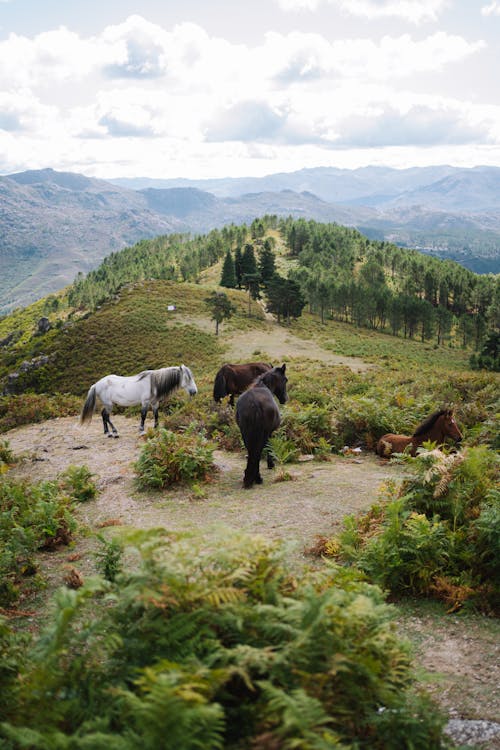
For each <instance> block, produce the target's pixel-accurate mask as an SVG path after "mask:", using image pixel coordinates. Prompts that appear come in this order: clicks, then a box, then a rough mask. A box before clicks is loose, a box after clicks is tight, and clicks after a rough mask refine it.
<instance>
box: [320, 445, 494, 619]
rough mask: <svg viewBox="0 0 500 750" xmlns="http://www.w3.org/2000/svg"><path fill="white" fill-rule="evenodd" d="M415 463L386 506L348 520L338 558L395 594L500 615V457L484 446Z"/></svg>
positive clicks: (337, 544) (433, 454)
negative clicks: (499, 485) (470, 607)
mask: <svg viewBox="0 0 500 750" xmlns="http://www.w3.org/2000/svg"><path fill="white" fill-rule="evenodd" d="M410 460H411V459H410ZM412 466H413V468H414V476H413V477H412V478H411V479H409V480H408V481H406V482H405V483H404V484H403V486H402V488H401V490H400V491H397V490H396V488H395V487H394V486H392V487H391V488H389V493H388V495H389V499H388V500H387V501H386V502H385V503H382V504H379V505H377V506H373V508H372V509H371V511H370V512H369V513H367V514H365V515H363V516H361V517H360V518H355V517H353V516H350V517H347V518H346V519H345V521H344V530H343V531H342V532H341V534H340V535H339V538H338V540H335V541H333V542H332V544H331V549H332V550H334V552H333V554H334V556H335V557H337V558H339V559H342V560H344V561H345V562H347V563H349V564H351V565H356V566H358V567H359V568H360V569H361V570H362V571H364V572H365V573H366V574H367V575H368V576H369V577H370V579H371V580H373V581H375V582H376V583H378V584H379V585H381V586H383V587H384V588H387V589H389V590H390V591H392V592H394V593H399V594H401V593H411V594H416V595H425V596H437V597H438V598H442V599H444V600H445V601H446V602H447V603H448V604H449V605H450V608H451V609H458V608H459V607H461V606H462V605H463V604H464V603H465V602H469V603H470V604H472V605H473V606H476V607H477V608H479V609H481V610H484V611H486V612H492V611H500V576H499V572H500V568H499V563H498V560H499V553H500V510H499V505H498V489H497V488H496V485H497V483H498V473H499V466H500V464H499V460H498V456H496V455H495V454H494V453H493V452H492V451H490V450H488V449H487V448H486V447H484V446H481V447H477V448H467V449H464V451H463V452H462V453H458V454H450V455H446V454H445V453H442V452H441V451H438V450H434V451H423V452H421V453H420V454H419V455H418V456H417V457H416V459H413V460H412Z"/></svg>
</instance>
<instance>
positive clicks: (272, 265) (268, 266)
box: [259, 239, 276, 286]
mask: <svg viewBox="0 0 500 750" xmlns="http://www.w3.org/2000/svg"><path fill="white" fill-rule="evenodd" d="M275 272H276V256H275V254H274V253H273V250H272V248H271V243H270V242H269V240H268V239H266V240H265V241H264V245H263V247H262V250H261V251H260V253H259V273H260V279H261V282H262V283H263V284H264V286H265V285H266V284H267V282H268V281H269V280H270V279H272V277H273V276H274V274H275Z"/></svg>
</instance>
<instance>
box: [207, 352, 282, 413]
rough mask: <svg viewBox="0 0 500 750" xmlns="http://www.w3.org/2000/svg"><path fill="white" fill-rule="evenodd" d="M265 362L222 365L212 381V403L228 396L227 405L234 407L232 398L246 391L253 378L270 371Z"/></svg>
mask: <svg viewBox="0 0 500 750" xmlns="http://www.w3.org/2000/svg"><path fill="white" fill-rule="evenodd" d="M272 369H273V366H272V365H269V364H267V362H249V363H248V364H246V365H228V364H226V365H222V367H221V368H220V370H219V372H218V373H217V375H216V376H215V380H214V401H220V400H221V399H222V398H224V396H230V398H229V403H230V404H231V406H233V405H234V397H235V396H239V395H240V393H243V391H246V389H247V388H248V386H249V385H250V384H251V383H253V381H254V380H255V378H257V377H258V376H259V375H262V374H263V373H264V372H268V371H269V370H272Z"/></svg>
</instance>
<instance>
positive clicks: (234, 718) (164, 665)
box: [0, 531, 444, 750]
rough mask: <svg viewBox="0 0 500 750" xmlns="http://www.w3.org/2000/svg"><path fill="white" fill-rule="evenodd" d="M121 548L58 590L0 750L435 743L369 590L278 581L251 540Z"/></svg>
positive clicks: (332, 580) (171, 540)
mask: <svg viewBox="0 0 500 750" xmlns="http://www.w3.org/2000/svg"><path fill="white" fill-rule="evenodd" d="M129 544H133V546H134V548H135V552H136V553H137V554H138V555H139V556H140V558H139V565H138V567H137V568H136V569H132V570H130V569H127V571H126V572H125V571H124V572H122V573H120V574H119V575H117V576H116V579H115V582H114V583H113V584H111V583H109V582H106V581H103V580H88V581H87V582H86V583H85V584H84V586H82V587H81V588H80V589H78V590H77V591H73V590H70V589H65V590H61V591H60V592H59V593H58V594H57V596H56V599H55V608H54V614H53V618H52V620H51V621H50V622H49V623H48V626H47V628H46V630H45V632H44V633H43V635H42V637H41V638H39V639H38V641H37V642H36V643H35V644H33V646H31V647H30V646H28V647H27V648H28V649H29V650H28V652H27V653H26V655H25V657H24V659H23V660H21V665H20V666H19V667H18V668H20V671H21V674H20V678H19V680H18V682H17V684H16V701H15V703H14V704H13V706H12V708H11V711H10V712H9V715H8V721H4V722H3V723H2V724H0V742H1V738H4V739H5V738H7V740H8V742H10V743H13V746H14V747H20V746H27V745H28V743H27V742H26V740H27V738H29V746H30V747H31V748H39V749H40V750H41V749H42V748H44V747H49V746H50V747H69V746H71V747H75V748H83V747H116V748H118V747H119V748H121V749H122V750H132V748H136V747H138V746H141V747H143V748H144V750H156V748H158V747H162V748H165V750H178V748H183V750H184V749H186V750H191V749H192V750H195V748H200V747H203V748H206V750H216V749H219V748H227V750H236V749H237V748H242V747H248V748H249V747H255V748H257V747H259V748H265V747H268V748H271V747H283V748H292V747H297V748H298V747H301V748H326V747H339V748H342V747H344V748H346V750H347V749H348V748H353V747H356V748H359V749H360V750H363V749H364V750H368V749H370V750H386V748H392V747H394V748H395V747H410V745H411V747H413V748H414V749H415V750H437V749H438V748H442V747H443V745H444V742H442V741H441V740H442V726H443V723H444V719H443V718H442V717H441V716H440V715H439V714H438V713H437V711H436V710H435V709H434V707H433V706H432V704H430V703H429V701H428V700H424V699H422V698H421V697H420V696H419V695H418V694H417V693H415V692H414V691H413V689H412V679H413V678H412V672H411V663H410V659H409V656H408V652H407V648H406V646H405V645H404V644H402V643H401V642H400V641H399V640H398V637H397V635H396V631H395V628H394V626H393V623H392V617H393V612H392V609H391V607H389V606H388V605H386V604H385V603H384V602H383V598H382V595H381V592H380V591H379V590H378V589H376V588H374V587H371V586H368V585H367V584H365V583H362V582H360V581H359V580H358V579H357V577H356V576H355V575H352V574H348V573H346V572H344V571H342V570H341V569H338V568H336V567H333V566H328V567H325V569H324V570H323V571H321V572H316V573H309V574H308V575H307V576H306V577H305V578H304V579H303V580H302V581H300V582H297V581H295V580H293V579H290V577H289V576H288V575H287V574H286V572H285V568H284V563H283V560H282V551H281V549H280V548H278V547H277V546H276V545H275V544H273V543H271V542H268V541H264V540H263V539H260V538H251V537H236V536H235V535H232V536H230V537H227V536H225V537H224V539H223V544H219V545H214V546H213V547H212V548H211V549H206V548H203V547H202V545H201V544H200V541H199V539H195V538H189V539H182V538H181V537H177V538H176V537H175V535H173V534H171V533H167V532H159V531H150V532H136V534H135V538H129ZM23 743H24V744H23ZM8 746H10V745H8Z"/></svg>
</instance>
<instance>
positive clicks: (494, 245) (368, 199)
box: [0, 167, 500, 314]
mask: <svg viewBox="0 0 500 750" xmlns="http://www.w3.org/2000/svg"><path fill="white" fill-rule="evenodd" d="M498 175H499V170H494V169H486V168H483V169H477V170H460V171H457V170H453V169H452V168H450V167H442V168H429V169H423V170H416V169H412V170H402V171H401V172H399V171H398V170H390V169H385V168H372V167H370V168H366V169H365V170H352V171H349V170H331V169H324V170H302V171H300V172H296V173H293V174H291V175H271V176H270V177H269V178H261V180H238V181H231V182H230V181H198V182H196V181H193V182H192V183H190V182H189V181H186V180H180V181H171V183H170V182H169V183H167V184H168V185H169V187H168V188H158V187H155V186H154V185H151V184H149V185H147V186H146V187H144V189H141V190H132V189H128V188H126V187H121V186H119V185H117V184H113V183H110V182H106V181H104V180H97V179H90V178H87V177H85V176H83V175H78V174H72V173H61V172H55V171H54V170H52V169H44V170H38V171H28V172H23V173H19V174H14V175H10V176H7V177H0V200H1V203H0V251H1V252H0V314H2V313H5V312H8V311H9V310H11V309H12V308H14V307H18V306H20V305H26V304H28V303H29V302H31V301H33V300H35V299H39V298H40V297H43V296H44V295H46V294H48V293H50V292H54V291H57V290H59V289H61V288H62V287H64V286H65V285H67V284H68V283H70V282H71V281H72V280H73V279H74V277H75V276H76V274H77V273H78V272H83V273H85V272H87V271H89V270H91V269H93V268H95V267H96V266H98V265H99V263H100V261H101V260H102V259H103V258H104V257H106V256H107V255H109V254H110V253H111V252H113V251H116V250H119V249H121V248H123V247H125V246H127V245H131V244H133V243H135V242H136V241H138V240H140V239H143V238H151V237H155V236H158V235H161V234H167V233H171V232H207V231H209V230H211V229H213V228H221V227H223V226H224V225H226V224H229V223H235V224H240V223H243V222H245V223H250V222H251V221H253V219H254V218H256V217H258V216H262V215H263V214H273V213H274V214H276V215H279V216H289V215H291V216H294V217H304V218H308V219H315V220H317V221H325V222H337V223H340V224H345V225H347V226H353V227H357V228H360V229H361V230H362V231H363V232H365V233H366V234H367V235H368V236H369V237H372V238H377V239H386V240H390V241H392V242H395V243H396V244H401V245H403V246H407V247H415V246H417V247H419V248H420V249H422V250H424V251H427V252H433V253H435V254H437V255H439V256H440V257H451V258H452V259H456V260H458V261H459V262H460V263H462V264H463V265H465V266H467V267H468V268H471V269H472V270H477V271H480V272H498V271H499V270H500V211H499V209H498V201H497V195H498V185H499V176H498ZM132 184H134V185H136V184H139V183H132ZM160 184H164V183H160ZM200 188H204V189H200ZM207 188H208V189H209V190H207Z"/></svg>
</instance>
